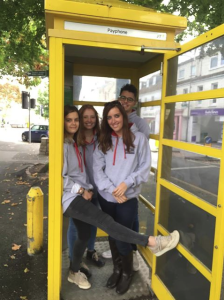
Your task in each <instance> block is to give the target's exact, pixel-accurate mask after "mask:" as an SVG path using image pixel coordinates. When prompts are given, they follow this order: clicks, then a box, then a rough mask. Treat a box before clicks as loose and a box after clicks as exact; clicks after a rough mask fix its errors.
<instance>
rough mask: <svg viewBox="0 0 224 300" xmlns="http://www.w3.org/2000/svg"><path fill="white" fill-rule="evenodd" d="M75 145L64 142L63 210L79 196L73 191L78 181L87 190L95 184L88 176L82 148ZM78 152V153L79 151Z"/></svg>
mask: <svg viewBox="0 0 224 300" xmlns="http://www.w3.org/2000/svg"><path fill="white" fill-rule="evenodd" d="M77 150H78V151H76V149H75V147H74V143H69V142H67V143H64V164H63V171H62V176H63V196H62V206H63V212H65V211H66V209H67V208H68V207H69V205H70V204H71V202H72V201H73V200H74V199H75V198H76V197H77V196H79V194H76V193H72V187H73V185H74V184H75V183H78V184H79V185H80V186H81V187H83V188H84V189H86V190H89V189H92V188H93V186H92V185H91V184H89V183H88V182H89V181H88V178H87V176H86V171H85V167H84V163H83V154H82V150H81V148H78V147H77ZM77 152H78V153H77Z"/></svg>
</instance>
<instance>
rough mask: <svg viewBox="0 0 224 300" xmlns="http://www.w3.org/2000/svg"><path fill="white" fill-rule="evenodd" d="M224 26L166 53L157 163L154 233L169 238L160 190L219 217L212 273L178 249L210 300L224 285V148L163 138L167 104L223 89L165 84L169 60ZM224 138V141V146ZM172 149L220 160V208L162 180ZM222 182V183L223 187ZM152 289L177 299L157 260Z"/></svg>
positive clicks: (211, 37)
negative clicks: (173, 91)
mask: <svg viewBox="0 0 224 300" xmlns="http://www.w3.org/2000/svg"><path fill="white" fill-rule="evenodd" d="M223 32H224V24H223V25H221V26H219V27H217V28H215V29H213V30H211V31H209V32H207V33H205V34H203V35H201V36H199V37H198V38H196V39H194V40H192V41H191V42H188V43H186V44H185V45H183V46H182V47H181V51H180V52H178V53H176V52H174V51H173V52H172V53H171V52H170V53H166V54H165V56H164V66H163V88H162V103H161V120H160V138H159V141H160V149H159V161H158V177H157V191H156V210H155V232H154V233H155V234H158V233H160V234H163V235H167V234H168V232H167V230H166V229H165V228H164V227H163V226H162V225H161V224H159V211H160V209H161V207H160V193H161V187H165V188H166V189H168V190H170V191H172V192H174V193H176V194H178V195H179V196H181V197H182V198H185V199H186V200H187V201H189V202H191V203H192V204H194V205H196V206H198V207H200V208H201V209H202V210H204V211H206V212H208V213H209V214H211V215H213V216H214V217H215V218H216V225H215V239H214V252H213V262H212V270H211V271H210V270H209V269H208V268H206V267H205V266H204V265H203V264H202V263H201V262H200V261H199V260H198V259H196V258H195V257H194V256H193V255H192V254H190V252H188V251H187V250H186V249H185V248H184V247H183V246H182V245H181V244H179V245H178V247H177V250H178V251H179V252H180V253H181V255H182V256H184V257H185V258H186V259H187V260H188V261H189V262H190V263H191V264H192V265H194V267H195V268H196V269H197V270H198V271H199V272H200V273H201V274H202V275H203V276H204V277H205V278H206V279H207V280H208V281H209V282H210V283H211V288H210V298H209V299H210V300H219V299H220V291H221V284H222V272H223V250H224V239H223V236H224V212H223V206H224V184H223V182H224V146H222V149H215V148H209V147H204V146H200V145H195V144H190V143H187V142H181V141H175V140H169V139H165V138H163V136H164V125H165V105H166V104H167V103H175V102H187V101H195V100H203V99H210V98H223V97H224V88H221V89H216V90H210V91H201V92H195V93H189V94H182V95H174V96H166V85H167V69H168V60H169V59H171V58H174V57H176V56H178V55H180V54H183V53H184V52H187V51H189V50H192V49H194V48H196V47H199V46H201V45H203V44H205V43H208V42H210V41H212V40H214V39H216V38H218V37H221V36H223ZM223 142H224V139H223V138H222V145H223ZM164 146H170V147H174V148H179V149H182V150H187V151H191V152H195V153H198V154H202V155H207V156H212V157H215V158H218V159H220V172H219V187H218V198H217V206H216V207H215V206H213V205H211V204H209V203H207V202H205V201H203V200H201V199H200V198H198V197H196V196H194V195H192V194H191V193H189V192H187V191H186V190H183V189H181V188H179V187H177V186H176V185H174V184H172V183H171V182H169V181H167V180H165V179H163V178H162V176H161V174H162V157H163V147H164ZM221 183H222V184H221ZM152 289H153V291H154V292H155V294H156V295H157V297H158V298H159V299H161V300H164V299H166V300H171V299H172V300H173V299H175V298H174V297H173V296H172V294H171V293H170V291H169V290H168V288H167V287H166V286H165V285H164V283H163V282H162V280H161V279H160V278H159V276H158V275H157V274H156V257H155V256H154V257H153V264H152Z"/></svg>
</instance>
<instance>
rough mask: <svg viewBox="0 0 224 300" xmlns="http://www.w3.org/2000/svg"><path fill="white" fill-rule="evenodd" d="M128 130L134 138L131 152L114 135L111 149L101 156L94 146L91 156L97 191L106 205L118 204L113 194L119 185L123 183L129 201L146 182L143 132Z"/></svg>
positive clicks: (146, 154) (146, 150) (147, 158)
mask: <svg viewBox="0 0 224 300" xmlns="http://www.w3.org/2000/svg"><path fill="white" fill-rule="evenodd" d="M131 129H132V131H133V133H134V135H135V140H134V145H135V148H131V149H130V153H128V152H127V150H126V149H125V148H126V146H125V145H124V143H123V139H122V138H119V137H118V136H115V135H111V136H112V145H113V149H110V150H108V151H107V153H106V154H104V153H103V152H102V151H101V150H100V149H99V148H98V146H97V147H96V149H95V151H94V153H93V174H94V180H95V183H96V185H97V187H98V192H99V193H100V195H101V196H102V197H103V198H104V199H106V200H107V201H108V202H114V203H117V201H116V199H115V198H114V197H113V196H112V192H113V191H114V189H115V188H116V187H117V186H118V185H119V184H120V183H121V182H125V183H126V185H127V187H128V189H127V191H126V193H125V195H126V197H127V198H128V199H131V198H134V197H138V195H139V194H140V190H141V183H143V182H147V181H148V177H149V173H150V166H151V152H150V148H149V142H148V140H147V139H146V137H145V135H144V134H143V133H141V132H138V131H137V127H136V125H135V124H133V125H132V128H131Z"/></svg>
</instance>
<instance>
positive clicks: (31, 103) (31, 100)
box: [30, 98, 36, 108]
mask: <svg viewBox="0 0 224 300" xmlns="http://www.w3.org/2000/svg"><path fill="white" fill-rule="evenodd" d="M35 107H36V99H34V98H32V99H30V108H35Z"/></svg>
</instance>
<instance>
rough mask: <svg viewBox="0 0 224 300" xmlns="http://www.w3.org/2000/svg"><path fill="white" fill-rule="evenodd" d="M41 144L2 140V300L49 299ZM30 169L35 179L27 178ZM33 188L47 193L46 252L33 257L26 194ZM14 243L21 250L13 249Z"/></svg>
mask: <svg viewBox="0 0 224 300" xmlns="http://www.w3.org/2000/svg"><path fill="white" fill-rule="evenodd" d="M39 145H40V144H30V145H29V144H17V143H12V142H7V141H6V142H4V141H3V142H2V141H0V191H1V193H0V208H1V209H0V222H1V226H0V235H1V243H0V262H1V264H0V299H1V300H21V299H22V300H46V299H47V224H48V219H47V215H48V176H46V173H43V174H41V173H37V172H36V170H37V168H38V169H40V167H41V166H42V167H43V166H44V164H45V163H46V162H47V161H48V157H46V156H43V157H40V156H39V155H38V151H39ZM40 163H42V164H40ZM28 168H30V171H31V173H33V176H32V174H31V176H28V174H27V170H28ZM32 168H33V172H32ZM34 171H35V173H37V174H35V173H34ZM32 186H39V187H40V188H41V189H42V191H43V193H44V218H43V223H44V244H43V248H44V251H43V253H41V254H39V255H37V256H33V257H30V256H28V254H27V234H26V231H27V227H26V223H27V216H26V215H27V205H26V195H27V193H28V192H29V190H30V188H31V187H32ZM14 244H15V245H18V247H17V248H18V250H13V249H12V247H13V246H14Z"/></svg>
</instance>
